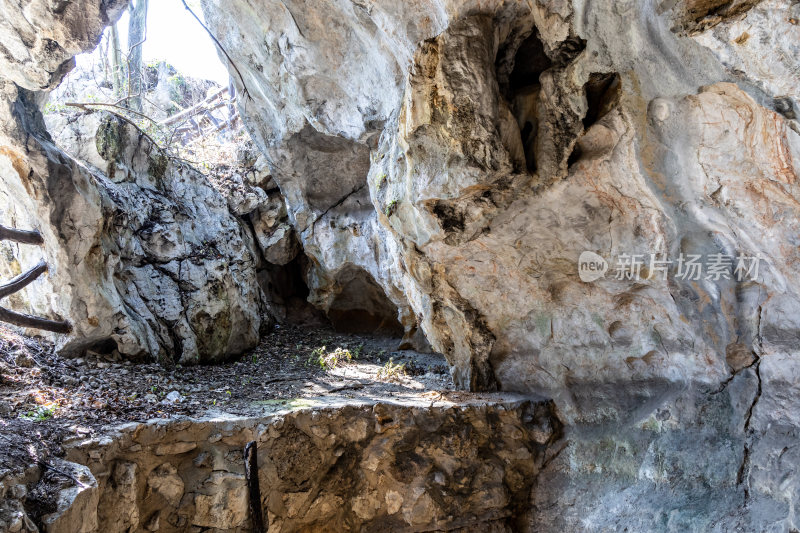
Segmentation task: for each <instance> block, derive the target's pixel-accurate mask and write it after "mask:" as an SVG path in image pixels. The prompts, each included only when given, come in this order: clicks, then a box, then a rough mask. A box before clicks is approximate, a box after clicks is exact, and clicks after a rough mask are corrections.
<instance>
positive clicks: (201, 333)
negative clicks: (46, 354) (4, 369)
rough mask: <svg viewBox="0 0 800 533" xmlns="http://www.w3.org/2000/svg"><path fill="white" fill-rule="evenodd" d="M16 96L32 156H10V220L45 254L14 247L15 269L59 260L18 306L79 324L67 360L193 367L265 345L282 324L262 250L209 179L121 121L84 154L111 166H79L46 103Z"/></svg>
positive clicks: (20, 127) (102, 127)
mask: <svg viewBox="0 0 800 533" xmlns="http://www.w3.org/2000/svg"><path fill="white" fill-rule="evenodd" d="M6 87H7V88H9V87H11V85H10V84H7V85H6ZM9 91H12V94H16V97H15V100H14V103H13V106H14V107H13V108H12V109H11V110H10V114H11V116H12V117H14V118H15V119H16V123H15V124H14V126H13V127H15V128H17V130H16V131H17V132H19V133H18V135H19V136H20V137H21V138H24V135H25V133H24V132H27V139H26V141H25V144H24V145H23V147H24V148H27V153H25V152H23V151H22V150H23V149H24V148H23V147H20V148H17V147H16V146H14V145H13V144H10V143H9V145H6V146H5V152H4V155H5V158H4V162H6V166H5V167H4V172H3V174H2V178H3V183H4V185H6V189H5V190H6V191H8V192H7V194H8V196H7V198H8V200H9V201H8V204H6V205H5V206H4V207H3V210H2V211H3V212H2V215H3V221H4V223H6V224H9V225H13V226H17V227H20V228H34V229H38V230H40V231H41V232H42V234H43V236H44V238H45V246H44V250H42V249H39V248H32V247H23V246H7V247H6V252H7V254H8V257H7V258H8V259H10V260H11V261H10V263H7V264H10V265H11V268H12V269H14V268H16V269H17V270H24V269H25V268H28V267H29V266H31V265H32V264H33V263H34V262H35V261H37V260H38V259H39V258H41V257H42V256H44V257H45V258H46V259H47V262H48V264H49V265H50V270H49V272H48V276H47V279H43V280H41V281H39V282H37V283H36V284H35V285H34V286H32V288H31V289H30V290H28V291H27V292H26V293H25V296H26V300H24V301H20V302H18V303H19V304H20V306H21V307H22V308H23V309H24V308H29V309H32V310H33V311H34V312H36V313H38V314H43V315H47V314H50V313H55V314H56V315H60V316H63V317H65V318H68V319H69V320H70V321H71V322H72V323H73V324H74V327H75V330H74V331H73V333H72V334H71V335H70V336H68V337H66V338H62V339H59V341H60V342H61V346H60V348H61V349H62V351H63V352H65V353H72V352H75V353H80V352H81V351H82V350H85V349H92V350H94V351H98V352H109V353H110V352H111V351H112V350H118V351H119V352H120V354H122V355H123V356H125V357H128V358H132V359H158V360H161V361H174V362H181V363H184V364H192V363H197V362H201V361H204V362H209V361H215V360H221V359H225V358H227V357H229V356H230V355H233V354H238V353H242V352H243V351H245V350H247V349H249V348H252V347H253V346H255V345H256V344H257V343H258V342H259V338H260V331H261V328H262V325H266V324H267V323H268V321H269V320H270V318H269V314H268V312H267V308H266V306H265V302H264V296H263V293H262V291H261V289H260V287H259V285H258V282H257V278H256V271H255V267H256V253H257V252H256V251H255V245H254V243H253V242H252V238H251V237H250V235H249V233H247V230H246V229H245V228H244V227H243V224H242V222H241V221H240V220H238V219H237V218H235V217H234V216H233V215H232V214H231V213H230V211H229V209H228V204H227V201H226V199H225V197H224V196H223V195H222V194H220V193H219V191H217V190H216V189H214V188H213V187H212V186H211V184H210V183H209V182H208V179H207V178H206V177H205V176H203V175H202V174H201V173H199V172H197V171H196V170H194V169H192V168H191V167H189V166H187V165H184V164H180V163H177V162H176V161H174V160H171V159H169V158H167V157H166V156H165V155H163V154H161V153H160V152H159V151H158V150H157V149H156V148H155V147H153V146H152V145H151V144H150V142H149V141H148V140H147V139H146V138H144V137H143V136H141V135H140V134H139V133H138V132H136V131H135V130H134V129H133V128H132V127H131V126H129V125H126V124H124V123H123V122H121V121H119V120H117V119H112V118H106V119H105V120H100V121H99V122H94V123H93V124H95V125H99V130H98V132H97V136H96V138H91V137H90V138H89V139H90V141H89V142H91V144H90V145H89V146H91V147H92V148H91V149H89V148H87V147H85V148H84V149H85V150H87V152H91V157H88V158H87V159H88V160H90V161H91V162H92V163H94V164H96V165H104V168H102V170H100V169H98V168H96V167H90V166H87V165H85V164H83V163H79V162H78V161H76V160H74V159H72V158H71V157H70V156H68V155H66V154H65V153H63V152H61V150H60V149H59V148H57V147H56V146H55V144H53V141H52V139H51V138H50V136H49V134H48V133H47V131H46V129H45V127H44V123H43V122H42V117H41V114H40V113H39V110H38V107H37V103H36V101H35V95H33V93H30V92H28V91H26V90H24V89H20V88H10V89H9ZM11 131H14V130H11ZM12 140H13V139H12ZM23 154H24V155H23ZM9 161H10V162H11V163H10V164H8V162H9ZM31 248H32V249H31ZM14 273H15V272H14V271H13V270H12V271H11V272H8V275H11V274H14Z"/></svg>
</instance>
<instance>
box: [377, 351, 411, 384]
mask: <svg viewBox="0 0 800 533" xmlns="http://www.w3.org/2000/svg"><path fill="white" fill-rule="evenodd" d="M405 375H406V364H405V363H395V362H394V358H393V357H390V358H389V360H388V361H387V362H386V364H385V365H383V366H382V367H381V368H380V369H379V370H378V376H377V377H378V379H379V380H380V381H399V380H400V378H401V377H402V376H405Z"/></svg>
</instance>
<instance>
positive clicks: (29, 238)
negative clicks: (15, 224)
mask: <svg viewBox="0 0 800 533" xmlns="http://www.w3.org/2000/svg"><path fill="white" fill-rule="evenodd" d="M0 241H14V242H18V243H20V244H37V245H38V244H44V239H42V235H41V234H40V233H39V232H38V231H23V230H19V229H12V228H7V227H5V226H0Z"/></svg>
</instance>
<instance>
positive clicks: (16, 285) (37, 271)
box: [0, 261, 47, 300]
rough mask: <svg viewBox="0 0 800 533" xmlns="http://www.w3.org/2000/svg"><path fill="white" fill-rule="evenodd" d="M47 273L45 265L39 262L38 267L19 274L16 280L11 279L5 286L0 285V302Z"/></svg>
mask: <svg viewBox="0 0 800 533" xmlns="http://www.w3.org/2000/svg"><path fill="white" fill-rule="evenodd" d="M45 272H47V263H45V262H44V261H40V262H39V264H38V265H36V266H35V267H33V268H32V269H30V270H28V271H27V272H25V273H23V274H20V275H19V276H17V277H16V278H14V279H12V280H11V281H9V282H8V283H6V284H5V285H0V300H1V299H3V298H5V297H6V296H11V295H12V294H14V293H15V292H19V291H21V290H22V289H24V288H25V287H27V286H28V285H30V284H31V283H33V282H34V281H36V280H37V279H38V278H39V276H41V275H42V274H44V273H45Z"/></svg>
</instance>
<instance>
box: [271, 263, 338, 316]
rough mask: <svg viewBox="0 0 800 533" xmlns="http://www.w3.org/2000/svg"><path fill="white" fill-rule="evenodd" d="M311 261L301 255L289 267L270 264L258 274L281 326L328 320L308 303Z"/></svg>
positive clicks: (287, 265)
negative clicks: (308, 276)
mask: <svg viewBox="0 0 800 533" xmlns="http://www.w3.org/2000/svg"><path fill="white" fill-rule="evenodd" d="M309 265H310V260H309V259H308V257H307V256H306V255H305V254H304V253H303V252H300V253H298V254H297V256H296V257H295V258H294V259H292V260H291V261H290V262H289V263H287V264H285V265H275V264H272V263H267V266H266V267H265V268H263V269H261V270H260V271H259V272H258V282H259V285H260V286H261V289H262V290H263V291H264V294H266V295H267V300H268V301H269V302H270V303H271V307H272V311H273V312H274V313H275V315H276V316H275V319H276V320H277V321H278V323H281V324H295V325H301V324H305V325H321V324H326V323H327V322H328V321H327V319H326V318H325V316H324V314H323V313H321V312H320V311H318V310H317V309H316V308H314V306H312V305H311V304H310V303H309V302H308V296H309V294H310V293H311V291H310V290H309V288H308V282H307V275H308V269H309Z"/></svg>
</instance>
